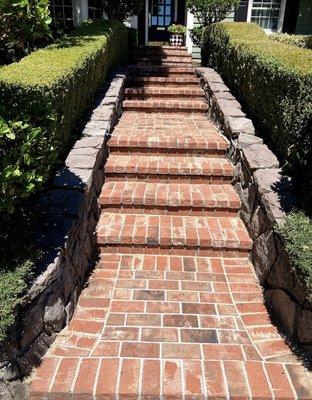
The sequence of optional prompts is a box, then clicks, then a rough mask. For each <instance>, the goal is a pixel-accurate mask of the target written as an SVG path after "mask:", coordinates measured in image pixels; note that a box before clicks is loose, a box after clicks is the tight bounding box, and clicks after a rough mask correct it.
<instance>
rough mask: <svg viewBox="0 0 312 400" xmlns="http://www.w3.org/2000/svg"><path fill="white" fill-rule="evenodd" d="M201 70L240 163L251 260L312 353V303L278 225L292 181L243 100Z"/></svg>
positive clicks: (278, 314) (283, 318)
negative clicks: (297, 275)
mask: <svg viewBox="0 0 312 400" xmlns="http://www.w3.org/2000/svg"><path fill="white" fill-rule="evenodd" d="M196 74H197V76H198V77H199V78H200V83H201V87H202V88H203V89H204V91H205V98H206V101H207V103H208V106H209V110H208V117H209V118H210V119H211V120H212V121H214V123H215V124H216V125H217V127H218V128H219V129H220V131H221V132H222V133H223V134H224V135H225V136H226V137H227V138H228V139H229V141H230V148H229V157H230V159H231V160H232V162H233V164H234V166H235V172H234V181H233V184H234V187H235V189H236V191H237V193H238V194H239V196H240V199H241V202H242V209H241V211H240V217H241V218H242V220H243V221H244V223H245V225H246V227H247V229H248V232H249V234H250V236H251V238H252V239H253V246H252V251H251V260H252V262H253V265H254V267H255V271H256V274H257V276H258V278H259V281H260V283H261V285H262V287H263V291H264V297H265V300H266V303H267V305H268V307H269V309H270V311H271V314H272V315H273V316H274V318H275V319H276V320H277V321H278V322H279V323H280V324H281V326H282V328H283V330H284V331H285V332H286V333H287V334H288V335H289V337H290V338H291V340H294V341H295V342H296V343H299V344H300V347H301V348H302V349H303V351H306V352H311V351H312V307H311V304H310V302H309V301H308V300H307V293H306V291H305V289H304V288H303V287H302V286H301V285H300V282H299V280H298V279H297V277H296V275H295V274H294V272H293V271H292V268H291V265H290V262H289V258H288V255H287V253H286V251H285V249H284V247H283V244H282V241H281V238H280V236H279V235H278V233H277V232H276V229H275V228H276V227H277V226H278V225H280V224H282V223H283V221H284V219H285V216H286V213H287V212H288V211H290V210H291V209H292V208H293V206H295V205H296V196H295V194H294V192H293V187H292V182H291V179H290V178H289V177H288V176H285V175H284V174H283V172H282V170H281V168H280V165H279V162H278V160H277V158H276V156H275V155H274V154H273V152H272V151H271V150H270V149H269V148H268V147H267V146H266V145H265V144H264V143H263V140H262V139H261V138H260V137H258V136H256V135H255V128H254V125H253V123H252V121H251V120H250V119H249V118H247V117H246V115H245V113H244V112H243V111H242V107H241V105H240V103H239V102H238V101H237V99H236V98H235V97H234V96H233V95H232V94H231V92H230V89H229V88H228V87H227V86H226V85H225V83H224V82H223V80H222V78H221V76H220V75H219V74H218V73H217V72H216V71H215V70H214V69H212V68H203V67H199V68H197V69H196Z"/></svg>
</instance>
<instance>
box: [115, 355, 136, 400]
mask: <svg viewBox="0 0 312 400" xmlns="http://www.w3.org/2000/svg"><path fill="white" fill-rule="evenodd" d="M139 377H140V360H129V359H123V361H122V367H121V371H120V381H119V390H118V395H119V398H120V399H125V400H128V399H132V398H137V397H136V396H137V395H138V392H139Z"/></svg>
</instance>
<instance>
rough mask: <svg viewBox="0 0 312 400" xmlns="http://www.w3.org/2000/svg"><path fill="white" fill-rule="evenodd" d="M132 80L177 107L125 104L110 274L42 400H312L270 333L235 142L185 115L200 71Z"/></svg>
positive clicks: (46, 371)
mask: <svg viewBox="0 0 312 400" xmlns="http://www.w3.org/2000/svg"><path fill="white" fill-rule="evenodd" d="M141 51H142V52H143V53H144V52H147V55H149V56H150V58H153V57H152V55H153V54H154V53H155V52H157V49H156V50H155V48H153V49H150V50H149V49H141ZM149 52H150V54H149ZM175 52H176V54H175ZM166 54H167V55H166ZM161 55H162V57H164V58H165V59H166V58H167V57H168V58H169V57H174V58H178V57H181V58H182V59H184V58H185V57H186V51H185V50H183V49H179V50H175V49H172V48H168V47H163V48H162V49H161ZM142 57H143V58H144V57H146V54H145V53H144V54H142ZM173 71H174V72H173ZM133 72H134V73H137V74H141V75H144V74H146V75H152V74H156V75H157V76H155V77H154V76H150V77H148V78H143V79H141V78H139V79H138V78H137V76H134V77H132V78H131V79H129V84H131V85H132V84H135V85H137V86H139V87H140V86H142V85H143V86H144V90H143V91H142V92H140V91H133V90H132V89H131V90H128V91H126V95H127V96H129V97H132V96H133V94H134V93H136V94H142V93H143V94H146V93H148V94H149V96H151V97H153V96H159V93H160V90H161V89H159V88H160V85H166V91H164V93H167V94H168V95H169V94H170V96H173V95H174V96H176V97H177V99H176V100H175V101H172V100H164V101H163V102H164V103H165V104H166V105H164V107H166V112H164V111H163V110H162V108H161V107H162V106H161V107H160V106H159V104H160V103H159V100H157V101H156V100H155V101H150V100H149V99H140V100H139V101H138V100H135V102H133V104H132V108H131V107H130V108H129V107H128V104H129V103H127V102H126V103H125V106H126V109H127V110H128V111H126V112H125V113H124V114H123V116H122V118H121V120H120V122H119V124H118V126H117V128H116V129H115V131H114V132H113V135H112V138H111V139H110V142H109V148H110V153H111V154H110V156H109V158H108V161H107V164H106V166H105V175H106V182H105V184H104V186H103V190H102V193H101V196H100V199H99V201H100V205H101V206H102V215H101V218H100V221H99V224H98V229H97V240H98V245H99V261H98V263H97V265H96V267H95V269H94V271H93V272H92V274H91V276H90V278H89V281H88V283H87V285H86V287H85V289H84V290H83V292H82V294H81V295H80V298H79V303H78V307H77V309H76V312H75V314H74V317H73V319H72V321H71V322H70V324H69V326H68V327H67V328H66V329H65V330H63V331H62V332H61V333H60V334H59V335H58V337H57V340H56V342H55V344H54V345H53V346H52V348H51V349H50V351H49V353H48V354H47V355H46V357H45V358H44V360H43V363H42V365H41V367H40V368H39V369H38V370H37V371H35V373H34V375H33V377H32V380H31V384H30V397H31V399H32V400H34V399H37V400H38V399H53V400H56V399H57V400H58V399H75V400H91V399H96V400H104V399H105V400H106V399H116V400H117V399H127V400H128V399H140V400H156V399H164V400H167V399H170V400H173V399H185V400H191V399H202V400H204V399H237V400H238V399H258V400H260V399H312V379H311V375H310V373H309V372H307V371H306V370H305V369H304V367H303V366H302V364H301V363H300V361H298V360H297V358H296V357H295V356H294V355H293V353H292V351H291V349H290V348H289V347H288V345H287V344H286V343H285V341H284V339H283V338H282V336H281V335H280V333H279V332H278V330H277V328H276V327H275V326H274V324H272V321H271V319H270V317H269V314H268V312H267V309H266V307H265V305H264V301H263V296H262V290H261V287H260V286H259V284H258V283H257V280H256V277H255V273H254V269H253V266H252V265H251V263H250V262H249V258H248V253H249V250H250V248H251V245H252V243H251V240H250V238H249V236H248V234H247V232H246V229H245V227H244V225H243V223H242V221H241V220H240V219H239V217H238V210H239V208H240V201H239V198H238V196H237V194H236V193H235V191H234V189H233V187H232V186H231V179H232V176H233V167H232V165H231V164H230V162H229V161H228V159H227V158H226V150H227V141H226V140H225V139H224V138H223V137H222V136H221V135H220V133H218V131H217V130H216V129H215V128H214V127H213V125H212V124H211V123H210V122H209V121H208V120H207V119H206V118H205V117H204V116H203V115H201V114H200V113H199V110H197V109H196V107H197V105H196V104H195V103H194V101H193V100H192V102H190V103H188V109H187V110H186V111H187V112H184V113H178V112H179V111H180V110H179V106H177V104H181V102H183V101H185V99H184V100H181V98H182V99H183V96H186V93H187V86H183V85H185V83H186V82H189V83H190V84H191V89H190V92H189V94H190V97H193V95H192V93H193V91H194V88H193V85H194V83H195V82H196V78H195V75H194V70H193V69H192V68H191V67H187V68H185V67H183V68H174V67H171V66H170V67H169V68H168V67H165V65H164V64H163V63H162V65H161V66H155V67H148V68H147V69H146V68H145V69H144V66H140V67H139V68H133ZM159 75H166V77H159ZM179 85H182V86H181V87H182V88H183V90H181V91H180V89H179V90H177V87H179ZM155 88H157V90H155ZM194 93H195V92H194ZM196 93H198V89H197V90H196ZM180 96H181V97H180ZM164 97H166V96H164ZM131 101H132V100H131ZM196 101H199V102H201V104H202V106H201V107H202V108H201V109H202V112H203V111H204V109H205V107H206V105H205V103H204V101H203V100H202V99H199V98H198V100H196ZM144 102H149V104H150V105H151V107H150V110H148V111H147V107H146V104H145V106H144V105H143V103H144ZM157 104H158V105H157ZM155 107H156V108H155ZM194 110H196V113H194Z"/></svg>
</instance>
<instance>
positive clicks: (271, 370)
mask: <svg viewBox="0 0 312 400" xmlns="http://www.w3.org/2000/svg"><path fill="white" fill-rule="evenodd" d="M265 368H266V370H267V373H268V377H269V380H270V382H271V386H272V390H273V393H274V396H275V398H276V399H283V400H284V399H285V400H287V399H293V398H295V396H294V395H295V394H294V393H293V390H292V388H291V386H290V384H289V380H288V377H287V375H286V371H285V370H284V368H283V365H282V364H265Z"/></svg>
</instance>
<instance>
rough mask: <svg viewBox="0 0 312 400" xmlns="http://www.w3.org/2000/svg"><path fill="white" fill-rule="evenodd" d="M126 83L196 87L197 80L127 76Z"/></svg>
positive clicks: (191, 78) (174, 77)
mask: <svg viewBox="0 0 312 400" xmlns="http://www.w3.org/2000/svg"><path fill="white" fill-rule="evenodd" d="M128 81H130V82H134V83H137V84H139V83H140V84H144V85H145V84H148V85H167V84H171V85H172V84H175V85H186V84H187V85H196V87H198V82H199V80H198V78H196V76H183V75H181V76H179V75H177V76H133V75H132V76H129V78H128Z"/></svg>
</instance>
